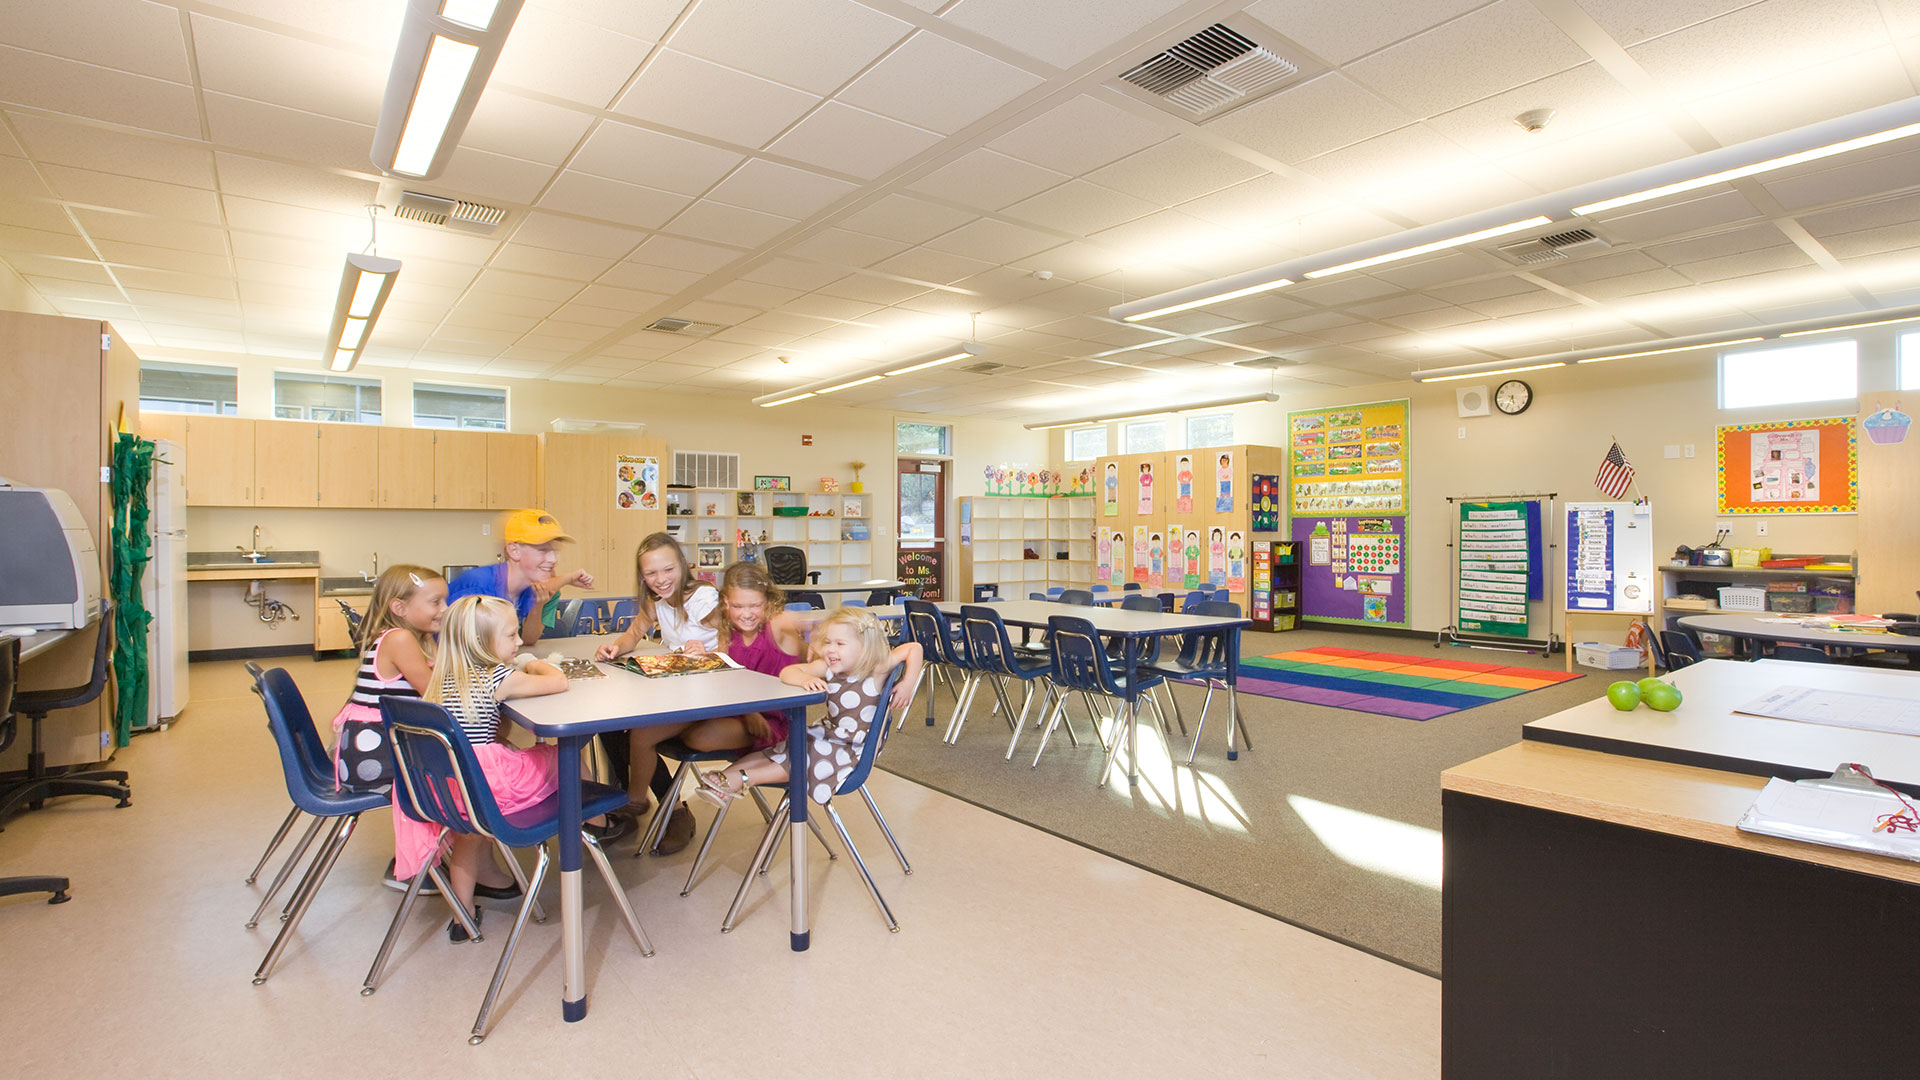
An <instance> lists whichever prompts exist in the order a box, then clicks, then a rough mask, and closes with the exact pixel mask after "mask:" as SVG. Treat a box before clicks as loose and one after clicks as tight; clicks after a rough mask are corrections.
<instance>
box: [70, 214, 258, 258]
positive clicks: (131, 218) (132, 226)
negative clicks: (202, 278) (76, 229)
mask: <svg viewBox="0 0 1920 1080" xmlns="http://www.w3.org/2000/svg"><path fill="white" fill-rule="evenodd" d="M73 216H74V217H75V218H76V219H77V220H78V221H79V222H80V225H81V227H82V228H84V229H86V230H87V232H88V233H89V234H91V235H93V236H100V237H105V238H106V239H109V240H126V241H130V242H132V243H135V244H151V245H153V246H155V247H164V248H178V249H179V250H181V251H197V252H200V253H202V254H206V255H224V254H226V252H227V236H226V233H224V232H222V231H221V230H220V229H217V228H213V227H211V226H207V225H195V224H192V223H190V222H184V221H166V220H163V219H160V218H149V217H139V216H136V215H131V214H115V213H110V212H108V211H105V210H87V209H81V208H76V209H75V210H74V211H73Z"/></svg>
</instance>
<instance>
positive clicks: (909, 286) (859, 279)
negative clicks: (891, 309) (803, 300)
mask: <svg viewBox="0 0 1920 1080" xmlns="http://www.w3.org/2000/svg"><path fill="white" fill-rule="evenodd" d="M819 291H820V293H821V295H823V296H837V297H841V298H843V299H847V300H859V301H863V302H865V303H870V304H898V303H901V302H903V301H906V300H910V299H912V298H914V297H916V296H921V295H923V294H925V293H926V292H927V291H928V290H927V287H926V286H925V285H920V284H917V283H915V282H911V281H896V280H894V279H893V278H884V277H879V276H877V275H874V274H851V275H849V276H847V277H844V278H841V279H840V280H839V281H836V282H834V283H833V284H831V285H824V286H821V288H820V290H819Z"/></svg>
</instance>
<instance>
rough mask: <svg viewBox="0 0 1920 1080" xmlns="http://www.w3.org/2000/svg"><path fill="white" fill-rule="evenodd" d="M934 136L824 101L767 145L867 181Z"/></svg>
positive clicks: (931, 141) (772, 150)
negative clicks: (791, 128) (811, 112)
mask: <svg viewBox="0 0 1920 1080" xmlns="http://www.w3.org/2000/svg"><path fill="white" fill-rule="evenodd" d="M939 141H940V136H938V135H935V134H934V133H933V132H931V131H925V130H922V129H920V128H917V127H911V126H909V125H906V124H901V123H897V122H895V121H892V120H889V119H887V118H886V117H884V116H876V115H874V114H873V113H870V112H867V111H866V110H864V109H855V108H852V107H850V106H846V105H842V104H840V103H839V102H837V101H829V102H827V103H826V104H825V105H822V106H821V107H820V108H819V109H818V110H816V111H815V112H814V113H813V114H812V115H810V116H808V117H807V118H806V119H804V120H802V121H800V122H799V123H798V124H795V125H794V126H793V130H791V131H789V132H787V133H786V134H785V135H782V136H781V137H780V138H779V139H778V140H776V141H775V142H774V143H773V145H771V146H769V147H767V150H768V152H769V153H773V154H778V155H781V156H782V157H788V158H792V159H793V160H795V161H800V162H804V163H806V164H808V165H815V166H818V167H820V168H823V169H831V170H833V171H834V172H839V173H845V174H847V175H849V176H858V177H861V178H863V179H869V180H870V179H872V178H874V177H876V176H879V175H880V174H881V173H884V172H886V171H888V170H890V169H892V168H894V167H896V166H898V165H899V164H900V163H901V162H904V161H906V160H907V159H908V158H911V157H913V156H914V155H916V154H919V153H921V152H923V151H925V150H927V149H928V148H929V147H932V146H933V145H935V144H936V143H938V142H939Z"/></svg>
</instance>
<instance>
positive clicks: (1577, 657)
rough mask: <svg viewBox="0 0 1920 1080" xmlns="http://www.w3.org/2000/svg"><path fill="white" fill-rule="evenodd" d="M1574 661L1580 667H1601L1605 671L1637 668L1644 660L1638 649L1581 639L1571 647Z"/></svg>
mask: <svg viewBox="0 0 1920 1080" xmlns="http://www.w3.org/2000/svg"><path fill="white" fill-rule="evenodd" d="M1573 659H1574V662H1575V663H1577V664H1579V665H1581V666H1582V667H1590V668H1602V669H1605V670H1607V671H1625V670H1627V669H1629V668H1637V667H1639V666H1640V665H1641V663H1642V662H1644V660H1645V658H1644V657H1643V656H1641V654H1640V650H1639V649H1627V648H1622V647H1621V646H1618V645H1605V644H1602V643H1600V642H1598V641H1582V642H1578V643H1576V644H1575V645H1574V647H1573Z"/></svg>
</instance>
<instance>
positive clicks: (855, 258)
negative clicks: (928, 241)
mask: <svg viewBox="0 0 1920 1080" xmlns="http://www.w3.org/2000/svg"><path fill="white" fill-rule="evenodd" d="M910 246H911V245H909V244H903V243H901V242H899V241H897V240H883V239H881V238H880V237H877V236H867V235H865V234H863V233H853V232H848V231H846V230H845V229H822V230H820V231H819V232H817V233H814V234H813V235H811V236H807V237H803V238H802V239H799V240H796V241H794V242H793V243H792V244H789V245H788V246H787V248H786V252H787V254H789V255H795V256H798V257H800V258H803V259H814V260H817V261H819V262H824V263H834V264H836V265H839V266H871V265H873V264H874V263H876V262H879V261H880V260H881V259H884V258H886V257H887V256H889V255H895V254H898V253H899V252H902V251H905V250H906V249H907V248H908V247H910Z"/></svg>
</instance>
